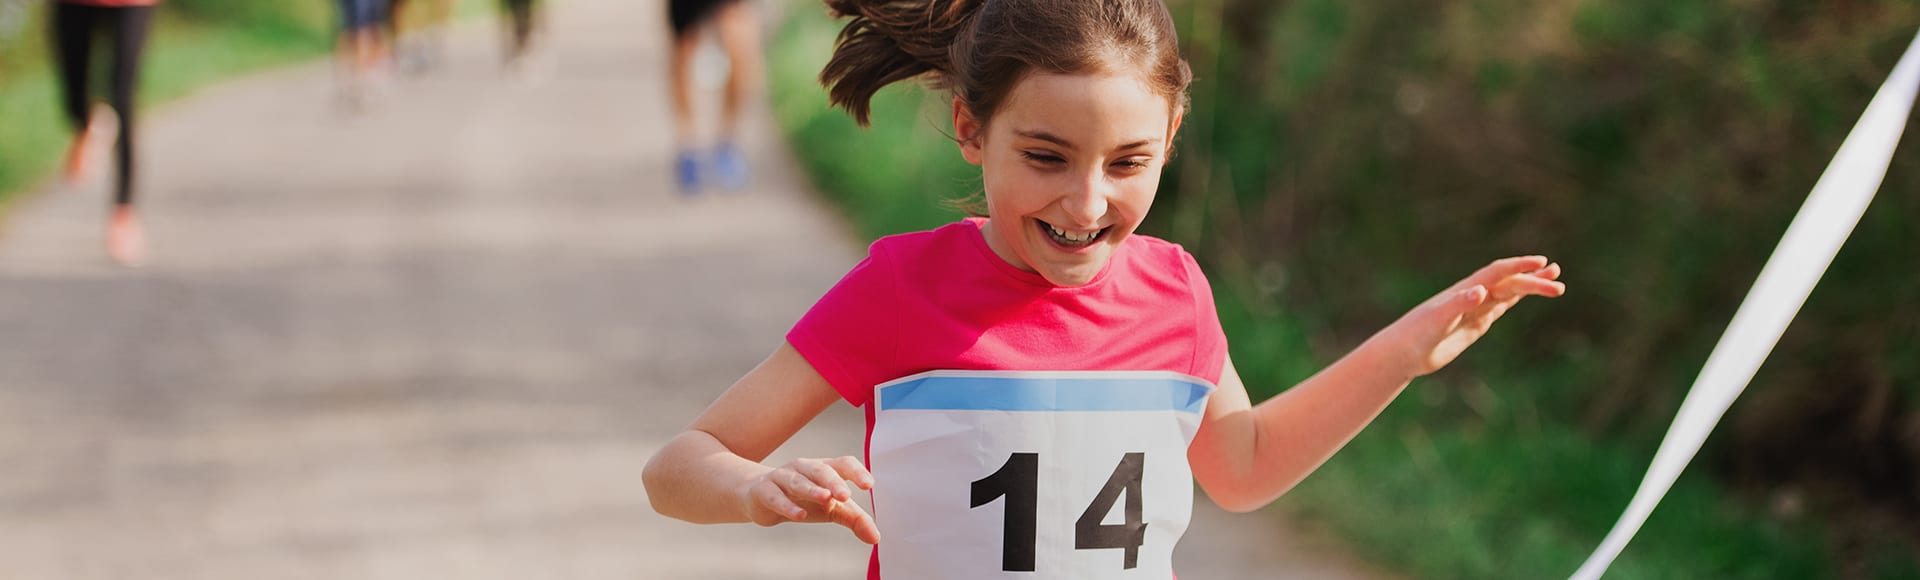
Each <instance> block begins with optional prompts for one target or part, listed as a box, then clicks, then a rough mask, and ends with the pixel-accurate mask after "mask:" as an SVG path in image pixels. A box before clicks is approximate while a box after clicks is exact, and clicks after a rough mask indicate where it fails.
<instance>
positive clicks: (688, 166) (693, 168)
mask: <svg viewBox="0 0 1920 580" xmlns="http://www.w3.org/2000/svg"><path fill="white" fill-rule="evenodd" d="M673 180H674V184H675V185H678V186H679V187H680V195H683V196H687V197H693V196H695V195H699V194H700V160H699V159H696V158H694V156H693V153H692V152H689V151H681V152H680V156H679V158H677V159H675V160H674V162H673Z"/></svg>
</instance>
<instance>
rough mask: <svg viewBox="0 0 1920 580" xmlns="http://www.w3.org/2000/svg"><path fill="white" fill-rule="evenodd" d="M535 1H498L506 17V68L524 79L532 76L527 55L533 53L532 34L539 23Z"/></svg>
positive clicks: (538, 9)
mask: <svg viewBox="0 0 1920 580" xmlns="http://www.w3.org/2000/svg"><path fill="white" fill-rule="evenodd" d="M535 4H536V1H535V0H500V7H501V8H502V9H503V10H505V11H506V16H507V20H506V22H507V68H509V69H511V70H513V71H514V73H516V74H518V75H521V76H522V77H525V76H527V75H529V74H532V71H531V70H530V67H531V66H533V65H532V63H531V62H530V61H529V59H528V56H527V55H528V54H530V53H531V52H532V51H533V34H534V32H535V30H537V29H538V28H539V27H540V25H541V22H539V18H540V7H539V6H537V5H535Z"/></svg>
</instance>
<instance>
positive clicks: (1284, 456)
mask: <svg viewBox="0 0 1920 580" xmlns="http://www.w3.org/2000/svg"><path fill="white" fill-rule="evenodd" d="M1559 277H1560V266H1559V264H1550V263H1548V262H1547V259H1546V258H1545V257H1541V256H1525V257H1517V258H1506V259H1503V260H1499V261H1496V262H1494V263H1492V264H1489V265H1488V266H1486V267H1484V268H1481V269H1480V270H1479V271H1477V272H1474V274H1473V275H1472V276H1468V277H1467V278H1466V279H1464V280H1461V281H1460V282H1458V283H1456V284H1454V285H1453V286H1452V287H1450V288H1447V289H1446V290H1445V291H1442V292H1440V293H1439V294H1437V295H1435V296H1434V297H1433V298H1429V299H1427V301H1426V302H1423V303H1421V304H1420V305H1419V306H1416V307H1414V309H1413V310H1412V311H1409V312H1408V313H1407V314H1406V315H1404V316H1401V317H1400V319H1399V320H1397V321H1394V323H1393V324H1391V325H1389V326H1387V327H1386V328H1385V329H1383V330H1381V331H1380V332H1379V333H1377V334H1374V335H1373V337H1372V338H1369V339H1367V341H1366V342H1365V343H1362V344H1361V345H1360V346H1359V347H1358V348H1355V349H1354V350H1353V352H1350V353H1348V354H1347V355H1346V356H1345V357H1342V358H1341V359H1340V360H1339V361H1338V362H1335V363H1333V364H1332V365H1331V366H1328V367H1327V368H1325V369H1323V370H1321V371H1320V372H1319V373H1317V374H1315V375H1314V376H1313V377H1311V378H1308V379H1307V380H1305V381H1302V382H1301V383H1300V384H1298V385H1295V386H1294V387H1293V388H1292V389H1289V390H1287V391H1286V392H1284V393H1281V394H1280V395H1278V396H1275V397H1273V398H1272V399H1269V400H1267V401H1266V402H1263V403H1261V404H1260V405H1258V406H1254V405H1252V404H1251V400H1250V398H1249V397H1248V395H1247V389H1246V385H1245V384H1243V383H1241V382H1240V375H1239V373H1238V372H1235V371H1234V368H1233V360H1232V359H1231V357H1229V359H1228V360H1227V362H1226V366H1225V368H1224V369H1223V370H1222V371H1221V373H1220V385H1219V387H1220V388H1219V390H1217V391H1215V392H1214V394H1213V397H1212V399H1211V400H1209V401H1208V403H1207V414H1206V417H1205V418H1204V419H1202V421H1201V424H1200V431H1199V432H1198V433H1196V434H1195V435H1194V439H1193V444H1192V445H1191V446H1189V447H1188V448H1187V460H1188V462H1189V463H1191V464H1192V466H1193V477H1194V479H1195V480H1197V481H1199V482H1200V487H1201V489H1205V490H1206V492H1207V496H1208V497H1211V498H1213V501H1214V503H1216V504H1219V505H1220V507H1222V508H1225V509H1227V510H1231V511H1240V512H1244V511H1252V510H1254V509H1258V508H1260V507H1261V506H1264V505H1267V503H1269V502H1272V501H1273V500H1274V499H1275V498H1278V497H1280V495H1281V494H1284V493H1286V492H1287V490H1290V489H1293V486H1294V485H1295V484H1298V483H1299V482H1300V480H1302V479H1306V477H1307V474H1310V473H1313V470H1314V469H1317V468H1319V467H1320V464H1321V463H1324V462H1326V460H1327V459H1328V458H1329V457H1332V456H1333V454H1334V452H1336V451H1339V450H1340V448H1341V447H1342V446H1345V445H1346V444H1347V441H1349V440H1351V439H1353V436H1354V435H1357V434H1359V433H1360V430H1361V429H1362V428H1365V427H1366V426H1367V424H1368V423H1370V422H1372V421H1373V418H1374V417H1376V416H1378V415H1379V414H1380V411H1382V410H1384V409H1386V407H1387V404H1388V403H1391V402H1393V399H1394V397H1396V396H1399V394H1400V391H1401V390H1402V389H1405V388H1406V386H1407V383H1409V382H1411V381H1412V380H1413V379H1414V378H1415V377H1419V376H1421V375H1425V374H1428V373H1431V372H1433V371H1436V370H1439V369H1440V368H1441V367H1444V366H1446V365H1447V363H1449V362H1452V361H1453V359H1454V357H1457V356H1459V355H1460V353H1461V351H1463V350H1465V349H1466V348H1467V347H1468V346H1470V345H1472V344H1473V342H1474V341H1476V340H1479V338H1480V337H1481V336H1482V335H1485V334H1486V331H1487V328H1488V327H1490V326H1491V325H1492V324H1493V322H1494V321H1495V320H1498V319H1499V318H1500V316H1501V315H1502V314H1505V313H1506V312H1507V309H1509V308H1512V307H1513V305H1514V304H1515V303H1518V302H1519V301H1520V299H1521V298H1525V297H1527V296H1546V297H1556V296H1560V295H1561V294H1564V293H1566V285H1565V284H1563V283H1561V282H1558V281H1556V279H1558V278H1559Z"/></svg>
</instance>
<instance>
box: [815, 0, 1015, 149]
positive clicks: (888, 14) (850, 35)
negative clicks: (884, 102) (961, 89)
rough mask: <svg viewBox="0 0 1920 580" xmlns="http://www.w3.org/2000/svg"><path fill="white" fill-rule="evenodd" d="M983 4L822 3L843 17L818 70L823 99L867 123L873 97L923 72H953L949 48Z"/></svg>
mask: <svg viewBox="0 0 1920 580" xmlns="http://www.w3.org/2000/svg"><path fill="white" fill-rule="evenodd" d="M985 2H986V0H826V3H827V8H828V9H830V10H832V11H833V13H834V14H835V15H836V16H841V17H846V18H848V19H849V20H848V22H847V25H846V28H844V29H842V30H841V31H840V38H839V39H838V40H836V41H835V42H834V49H833V58H832V59H830V60H828V61H827V66H826V68H825V69H822V70H821V71H820V84H822V85H825V86H826V87H827V95H828V100H829V101H831V102H832V103H833V104H834V105H836V106H839V107H841V108H843V109H846V110H847V113H848V114H850V115H852V116H853V120H854V121H855V122H858V123H860V125H861V126H866V125H867V117H868V113H869V111H870V110H871V101H872V100H873V95H874V93H877V92H879V91H880V88H881V87H885V86H887V85H890V84H893V83H895V82H898V81H902V80H906V79H910V78H914V77H917V76H920V75H923V74H926V73H929V72H931V73H934V74H936V75H939V76H940V77H942V78H940V79H939V80H941V81H945V80H947V79H945V78H944V77H946V76H947V75H950V74H952V73H953V72H954V69H955V65H954V63H953V57H952V56H951V53H950V48H951V47H952V46H953V45H954V44H955V41H956V40H958V39H959V37H960V35H962V34H965V33H967V29H968V28H969V27H970V26H971V25H972V23H973V19H974V16H975V15H976V14H978V13H979V11H980V6H981V5H982V4H984V3H985Z"/></svg>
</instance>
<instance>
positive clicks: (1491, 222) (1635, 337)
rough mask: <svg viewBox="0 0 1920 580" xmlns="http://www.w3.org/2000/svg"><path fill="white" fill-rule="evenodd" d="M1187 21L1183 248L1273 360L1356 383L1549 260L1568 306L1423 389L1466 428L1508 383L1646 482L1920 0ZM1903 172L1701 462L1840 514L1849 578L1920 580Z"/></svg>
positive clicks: (1411, 10)
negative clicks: (1461, 294) (1490, 280)
mask: <svg viewBox="0 0 1920 580" xmlns="http://www.w3.org/2000/svg"><path fill="white" fill-rule="evenodd" d="M1175 6H1176V8H1175V11H1176V13H1177V14H1178V17H1179V18H1181V19H1182V21H1183V25H1184V26H1185V28H1186V34H1185V35H1184V36H1183V40H1184V41H1186V42H1187V43H1188V54H1189V57H1190V59H1191V60H1192V61H1193V63H1194V66H1195V69H1196V75H1197V76H1198V77H1200V79H1199V81H1198V82H1197V83H1196V84H1195V86H1194V88H1193V97H1194V108H1193V113H1192V116H1191V117H1190V118H1189V120H1188V123H1187V124H1186V127H1187V129H1186V130H1185V131H1184V134H1183V135H1182V140H1181V147H1182V148H1183V155H1184V157H1183V159H1181V160H1180V165H1179V167H1178V168H1177V169H1175V170H1174V171H1172V172H1170V173H1171V175H1170V176H1169V178H1168V179H1167V181H1166V183H1165V184H1164V186H1163V188H1162V191H1161V195H1162V200H1163V201H1161V202H1160V203H1161V204H1162V208H1163V211H1162V213H1161V214H1159V216H1158V219H1160V220H1161V221H1162V222H1163V223H1164V224H1165V225H1166V226H1167V227H1168V228H1169V230H1170V231H1171V232H1173V237H1174V238H1175V239H1177V240H1178V241H1182V242H1185V243H1187V244H1188V245H1189V246H1191V247H1195V248H1197V249H1198V253H1200V254H1201V255H1202V257H1203V260H1204V261H1205V262H1206V263H1207V264H1208V265H1209V266H1210V267H1211V268H1212V271H1213V272H1215V274H1216V276H1217V277H1220V278H1222V281H1221V282H1220V283H1221V284H1223V285H1224V286H1226V287H1227V290H1226V291H1227V292H1230V293H1231V294H1233V295H1234V296H1235V297H1236V298H1238V299H1239V300H1241V301H1243V302H1244V303H1245V304H1246V305H1247V311H1248V312H1247V314H1248V316H1249V321H1248V323H1247V325H1246V326H1247V327H1248V328H1249V332H1253V333H1258V332H1260V330H1257V329H1264V328H1270V327H1275V326H1279V327H1287V326H1299V327H1301V328H1300V329H1297V330H1287V331H1284V332H1285V333H1286V334H1288V335H1291V336H1302V337H1306V338H1307V340H1308V341H1309V342H1310V343H1311V346H1312V348H1313V351H1314V352H1315V353H1317V354H1318V355H1319V357H1320V358H1321V359H1322V360H1330V359H1331V357H1333V356H1337V354H1338V353H1339V352H1340V351H1341V350H1343V349H1344V348H1347V347H1348V345H1352V344H1355V343H1357V342H1358V340H1359V338H1361V337H1363V336H1364V334H1365V333H1368V332H1371V331H1372V330H1373V329H1376V328H1378V327H1380V326H1381V325H1382V324H1384V323H1386V322H1388V321H1390V320H1392V318H1393V317H1394V316H1396V315H1398V313H1399V312H1401V311H1403V310H1404V309H1406V308H1407V307H1409V306H1411V305H1412V304H1415V303H1417V302H1418V301H1419V300H1421V299H1423V298H1424V297H1426V296H1427V295H1429V294H1430V293H1431V292H1433V291H1435V290H1437V289H1439V288H1442V287H1444V286H1445V285H1447V284H1449V283H1451V282H1452V281H1453V280H1455V279H1458V278H1459V277H1460V276H1463V275H1465V274H1466V273H1468V272H1470V271H1472V270H1473V269H1474V268H1475V267H1477V266H1479V265H1481V264H1482V263H1484V262H1485V261H1487V260H1490V259H1492V258H1495V257H1499V256H1504V255H1514V254H1526V253H1544V254H1547V255H1549V256H1552V257H1553V258H1555V259H1556V260H1558V261H1560V262H1562V263H1563V264H1566V266H1567V277H1566V280H1567V282H1568V283H1569V286H1570V292H1569V295H1568V296H1567V297H1566V298H1563V299H1560V300H1556V301H1534V303H1532V304H1528V305H1526V306H1525V307H1523V308H1520V309H1517V310H1516V311H1515V312H1514V313H1513V314H1511V315H1509V320H1508V321H1507V322H1505V323H1503V325H1502V328H1501V329H1500V330H1499V331H1496V332H1495V333H1494V334H1493V335H1492V336H1489V337H1488V339H1487V340H1486V341H1484V342H1483V344H1481V345H1479V346H1476V347H1475V349H1474V352H1473V353H1472V354H1470V355H1469V356H1468V357H1466V358H1464V359H1463V360H1462V363H1463V364H1460V365H1459V366H1461V367H1466V369H1467V370H1465V371H1461V370H1451V371H1449V372H1448V373H1443V374H1442V375H1440V376H1438V377H1436V380H1434V381H1430V382H1434V383H1441V385H1444V386H1441V385H1427V387H1426V388H1436V389H1447V391H1446V392H1448V393H1449V396H1454V397H1460V396H1465V395H1464V394H1462V393H1461V390H1462V389H1465V388H1468V387H1466V386H1464V385H1469V384H1472V381H1471V380H1468V379H1467V377H1472V376H1473V375H1474V374H1476V373H1475V372H1474V371H1476V370H1477V371H1479V372H1478V374H1481V375H1486V374H1491V373H1496V372H1498V373H1501V374H1503V375H1504V376H1507V377H1508V379H1509V381H1508V382H1506V383H1505V384H1503V385H1502V387H1501V390H1502V392H1507V393H1511V392H1512V391H1522V390H1525V391H1537V392H1538V393H1529V394H1527V395H1525V397H1527V398H1528V399H1529V400H1533V401H1535V402H1537V404H1538V408H1537V411H1536V412H1537V413H1538V414H1539V417H1540V419H1539V420H1540V421H1542V422H1544V423H1548V424H1554V425H1570V426H1578V427H1579V429H1580V432H1581V433H1582V434H1584V435H1585V436H1586V437H1587V438H1590V439H1591V440H1593V441H1595V442H1597V443H1601V444H1606V443H1615V444H1619V445H1624V446H1625V448H1626V449H1629V450H1633V451H1636V453H1635V454H1634V455H1635V456H1646V455H1650V451H1651V449H1652V447H1653V445H1654V444H1656V443H1657V441H1658V438H1659V437H1660V436H1661V435H1662V434H1663V433H1664V432H1665V428H1666V426H1667V424H1668V423H1669V422H1671V420H1672V417H1673V416H1674V413H1675V411H1676V410H1677V407H1678V404H1679V401H1680V399H1681V397H1682V396H1683V395H1684V393H1685V390H1686V388H1687V386H1688V385H1690V384H1691V382H1692V379H1693V378H1694V374H1695V373H1697V372H1698V369H1699V367H1700V365H1701V363H1702V362H1704V360H1705V358H1706V353H1707V351H1708V350H1710V348H1711V346H1712V344H1713V343H1714V341H1716V340H1717V339H1718V338H1719V334H1720V331H1721V329H1723V328H1725V326H1726V324H1727V322H1728V320H1729V319H1730V318H1731V316H1732V313H1733V310H1734V309H1735V307H1737V306H1738V304H1739V302H1740V300H1741V298H1742V297H1743V296H1744V295H1745V292H1746V290H1747V289H1748V288H1749V287H1750V286H1751V284H1752V283H1753V280H1754V278H1755V276H1756V275H1757V274H1758V272H1759V269H1760V266H1761V264H1762V263H1763V262H1764V261H1765V260H1766V258H1767V256H1768V255H1769V254H1770V252H1771V251H1772V250H1773V248H1774V245H1775V244H1776V243H1777V242H1778V240H1779V238H1780V234H1781V233H1782V232H1783V231H1784V229H1785V225H1786V223H1787V222H1788V221H1789V220H1790V218H1791V217H1792V215H1793V214H1794V212H1795V211H1797V210H1798V208H1799V206H1800V204H1801V202H1802V201H1804V199H1805V197H1806V195H1807V192H1808V191H1809V190H1810V189H1811V188H1812V185H1813V183H1814V181H1815V180H1816V179H1817V178H1818V176H1819V174H1820V172H1821V171H1822V170H1823V169H1824V168H1825V166H1826V164H1827V161H1828V160H1829V159H1830V158H1831V156H1832V155H1833V153H1834V151H1835V150H1836V149H1837V148H1838V145H1839V143H1840V141H1841V140H1842V139H1843V138H1844V137H1845V136H1846V133H1847V131H1848V130H1849V129H1850V128H1851V127H1852V125H1853V123H1854V121H1855V120H1856V119H1857V118H1858V115H1859V114H1860V112H1861V111H1862V110H1863V109H1864V108H1865V105H1866V102H1867V100H1868V99H1869V98H1870V97H1871V95H1872V93H1873V91H1875V90H1876V89H1877V88H1878V87H1879V85H1880V83H1881V82H1882V81H1883V80H1884V79H1885V78H1886V75H1887V73H1888V72H1889V71H1890V70H1891V69H1892V67H1893V63H1894V61H1895V60H1896V59H1897V58H1898V57H1899V56H1900V55H1901V53H1902V52H1903V51H1904V50H1905V48H1906V47H1907V46H1908V44H1909V42H1911V41H1912V40H1913V38H1914V34H1915V32H1916V30H1917V29H1920V4H1915V3H1913V2H1910V1H1904V0H1902V1H1868V0H1858V1H1832V2H1788V1H1765V0H1745V1H1715V2H1708V1H1700V0H1614V1H1609V2H1599V1H1590V0H1539V1H1526V2H1521V1H1508V0H1474V1H1466V2H1454V3H1428V2H1417V1H1411V0H1372V1H1367V2H1346V1H1339V0H1290V1H1282V2H1257V1H1251V0H1246V1H1241V0H1229V1H1212V2H1208V1H1198V2H1191V3H1180V4H1176V5H1175ZM1908 141H1909V142H1908V143H1907V144H1906V146H1905V147H1904V148H1903V149H1901V150H1900V152H1899V154H1898V155H1897V156H1896V158H1895V160H1894V163H1893V166H1892V168H1891V169H1890V171H1889V174H1888V177H1887V181H1886V183H1885V184H1884V185H1882V187H1881V194H1880V195H1879V196H1878V198H1877V199H1876V200H1875V202H1874V205H1873V206H1872V207H1871V208H1870V209H1869V211H1868V213H1867V214H1866V216H1865V217H1864V218H1863V220H1862V222H1861V224H1860V226H1859V228H1858V229H1857V230H1856V231H1855V233H1854V234H1853V236H1852V238H1851V239H1850V241H1849V242H1848V243H1847V246H1846V248H1845V249H1844V250H1843V251H1842V252H1841V253H1840V255H1839V256H1838V258H1837V260H1836V261H1835V263H1834V265H1833V266H1832V268H1831V269H1830V270H1829V271H1828V272H1827V274H1826V276H1825V277H1824V279H1823V281H1822V283H1821V285H1820V287H1819V288H1818V289H1817V290H1816V291H1815V293H1814V294H1813V296H1812V297H1811V299H1810V300H1809V301H1808V303H1807V305H1806V306H1805V308H1804V309H1803V310H1802V311H1801V313H1800V315H1799V317H1798V318H1797V319H1796V321H1795V323H1794V325H1793V327H1792V328H1791V329H1790V330H1789V332H1788V333H1787V335H1786V336H1785V337H1784V338H1783V339H1782V341H1781V343H1780V345H1779V346H1778V347H1777V348H1776V350H1775V351H1774V353H1773V356H1772V357H1771V360H1770V361H1769V362H1768V364H1767V365H1766V366H1765V367H1764V368H1763V369H1762V370H1761V372H1760V373H1759V374H1758V375H1757V376H1756V377H1754V380H1753V383H1752V386H1751V387H1750V388H1749V390H1748V391H1747V393H1746V395H1745V397H1744V400H1743V401H1742V402H1741V404H1739V405H1736V406H1735V407H1734V408H1733V410H1732V411H1731V413H1730V414H1729V417H1728V418H1727V419H1726V421H1725V422H1724V423H1723V425H1724V426H1723V428H1722V429H1721V430H1720V431H1721V434H1720V435H1719V436H1718V437H1717V438H1716V439H1715V440H1714V441H1713V442H1711V443H1710V445H1709V448H1708V449H1707V451H1706V452H1705V454H1704V456H1703V458H1702V461H1701V463H1702V464H1703V467H1707V468H1709V469H1713V468H1717V472H1718V474H1719V475H1720V476H1721V478H1722V480H1724V481H1727V482H1729V483H1731V484H1733V485H1734V486H1735V487H1736V488H1737V489H1740V490H1742V492H1743V493H1747V494H1750V495H1751V496H1753V497H1755V498H1760V499H1765V500H1767V501H1772V502H1775V503H1777V504H1780V505H1785V506H1795V505H1810V508H1792V507H1788V508H1782V509H1781V510H1779V511H1783V512H1797V511H1800V510H1805V509H1819V510H1821V511H1825V512H1830V513H1833V516H1832V517H1830V518H1829V521H1830V522H1832V523H1833V524H1834V525H1833V526H1832V527H1834V528H1835V529H1836V530H1837V531H1836V533H1835V534H1834V539H1833V542H1834V549H1833V550H1832V555H1833V556H1834V557H1835V558H1836V560H1838V562H1837V563H1836V564H1835V566H1836V570H1838V571H1839V572H1836V573H1838V574H1840V575H1842V576H1845V577H1863V576H1862V575H1863V574H1866V572H1864V571H1862V570H1865V569H1866V568H1874V569H1878V570H1885V569H1887V568H1886V567H1885V565H1883V564H1872V565H1865V564H1861V563H1862V562H1866V561H1870V560H1874V559H1875V558H1878V556H1877V554H1881V553H1893V554H1903V555H1904V557H1905V560H1906V562H1905V566H1906V570H1907V573H1908V574H1909V575H1912V574H1920V571H1916V569H1920V564H1916V563H1915V560H1914V558H1915V557H1914V556H1913V554H1914V553H1916V552H1920V541H1916V540H1915V538H1916V537H1920V533H1917V532H1916V530H1920V348H1917V347H1916V344H1920V302H1917V301H1915V300H1913V299H1912V297H1914V296H1920V275H1916V274H1915V273H1913V272H1912V271H1909V270H1906V269H1904V268H1902V266H1904V265H1905V264H1908V263H1910V262H1911V261H1912V256H1913V255H1914V254H1915V252H1916V250H1920V232H1917V231H1916V230H1915V229H1913V228H1911V227H1909V226H1908V225H1907V224H1906V223H1905V222H1906V221H1907V220H1909V219H1911V218H1912V217H1913V216H1915V215H1920V199H1916V198H1915V197H1914V196H1913V195H1911V192H1913V191H1915V190H1916V186H1920V148H1916V146H1915V145H1914V144H1913V143H1912V141H1913V140H1912V139H1909V140H1908ZM1169 207H1171V208H1173V210H1172V211H1165V210H1164V208H1169ZM1221 274H1224V276H1222V275H1221ZM1236 340H1237V341H1238V340H1239V337H1236ZM1240 342H1242V343H1244V341H1240ZM1238 346H1239V347H1237V348H1236V349H1235V350H1236V354H1238V355H1239V356H1237V357H1236V361H1238V360H1240V359H1241V357H1247V358H1251V357H1255V356H1259V351H1254V350H1251V349H1246V348H1244V347H1245V346H1246V345H1244V344H1240V345H1238ZM1266 371H1267V372H1268V373H1272V374H1271V375H1270V376H1269V377H1261V378H1275V379H1280V378H1283V377H1285V376H1290V375H1297V374H1298V373H1299V372H1300V371H1299V370H1293V369H1277V368H1268V369H1266ZM1449 383H1451V384H1449ZM1249 384H1266V385H1287V384H1291V382H1289V381H1285V380H1273V381H1261V380H1253V378H1251V377H1250V380H1249ZM1483 422H1484V421H1483V420H1477V419H1470V420H1463V421H1460V422H1457V423H1446V422H1443V423H1441V424H1438V425H1431V426H1433V427H1436V428H1441V429H1455V428H1481V427H1484V425H1481V424H1480V423H1483ZM1387 423H1391V421H1388V422H1387ZM1376 428H1377V427H1376ZM1388 428H1389V429H1391V428H1393V427H1392V426H1388ZM1640 450H1645V452H1644V455H1643V453H1640V452H1639V451H1640ZM1630 490H1631V486H1623V487H1621V488H1620V491H1616V492H1614V493H1615V494H1622V493H1625V492H1629V491H1630ZM1421 493H1425V492H1421ZM1619 497H1620V498H1621V499H1620V501H1618V502H1617V504H1618V505H1624V503H1625V502H1624V495H1620V496H1619ZM1674 502H1675V500H1674V499H1673V498H1670V499H1669V500H1668V505H1667V506H1666V507H1665V508H1663V509H1667V510H1669V511H1676V510H1674V507H1673V506H1672V504H1673V503H1674ZM1683 509H1684V508H1683ZM1596 523H1598V522H1596ZM1600 525H1601V528H1602V529H1603V528H1604V524H1600ZM1889 535H1891V536H1892V537H1894V538H1899V539H1898V540H1895V541H1893V542H1892V543H1891V545H1890V546H1882V545H1880V544H1881V543H1883V540H1884V538H1886V537H1888V536H1889ZM1653 543H1655V542H1649V541H1646V540H1645V539H1643V540H1642V541H1641V542H1640V543H1637V544H1636V546H1644V545H1646V544H1653ZM1641 549H1651V548H1644V547H1642V548H1641ZM1868 553H1872V554H1876V555H1875V556H1865V554H1868ZM1898 559H1899V558H1896V560H1898ZM1875 574H1878V573H1877V572H1876V573H1875ZM1715 576H1716V577H1727V574H1725V571H1724V570H1723V571H1721V573H1718V574H1715ZM1778 577H1805V576H1804V575H1801V574H1786V573H1780V574H1779V575H1778Z"/></svg>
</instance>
